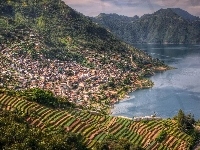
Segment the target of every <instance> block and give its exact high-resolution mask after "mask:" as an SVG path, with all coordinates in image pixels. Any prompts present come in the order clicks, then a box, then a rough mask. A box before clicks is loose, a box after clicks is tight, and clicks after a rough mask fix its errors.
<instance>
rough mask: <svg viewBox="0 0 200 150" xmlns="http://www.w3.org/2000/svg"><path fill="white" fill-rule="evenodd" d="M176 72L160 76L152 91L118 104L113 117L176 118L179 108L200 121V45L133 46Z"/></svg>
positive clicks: (167, 72)
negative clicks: (152, 116) (155, 116)
mask: <svg viewBox="0 0 200 150" xmlns="http://www.w3.org/2000/svg"><path fill="white" fill-rule="evenodd" d="M134 46H135V47H137V48H139V49H142V50H144V51H146V52H147V53H149V54H150V55H151V56H153V57H154V58H159V59H161V60H163V61H164V62H165V63H166V64H168V65H170V66H172V67H175V68H177V69H173V70H169V71H166V72H163V73H157V74H156V75H154V76H152V77H151V78H150V79H151V80H152V81H153V82H154V83H155V85H154V87H153V88H151V89H144V90H138V91H135V92H133V93H131V94H130V98H129V99H127V100H125V101H122V102H120V103H119V104H115V107H114V109H113V110H112V114H113V115H114V116H127V117H131V118H132V117H133V116H147V115H152V114H154V113H156V114H157V116H160V117H163V118H169V117H173V116H175V115H176V114H177V112H178V111H179V109H182V110H183V111H184V112H185V113H187V114H188V113H191V114H194V117H195V119H200V45H182V44H181V45H175V44H170V45H159V44H156V45H154V44H143V45H139V44H138V45H134Z"/></svg>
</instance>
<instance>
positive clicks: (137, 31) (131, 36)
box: [92, 8, 200, 44]
mask: <svg viewBox="0 0 200 150" xmlns="http://www.w3.org/2000/svg"><path fill="white" fill-rule="evenodd" d="M92 20H93V21H94V22H96V23H98V24H99V25H101V26H103V27H106V28H107V29H108V30H109V31H111V32H112V33H113V34H115V35H116V36H117V37H119V38H120V39H122V40H124V41H125V42H127V43H129V44H134V43H200V36H199V35H200V19H199V17H195V16H193V15H191V14H189V13H188V12H186V11H184V10H182V9H179V8H168V9H160V10H158V11H156V12H155V13H153V14H146V15H143V16H142V17H140V18H138V17H126V16H119V15H116V14H115V15H113V14H100V15H99V16H97V17H94V18H92Z"/></svg>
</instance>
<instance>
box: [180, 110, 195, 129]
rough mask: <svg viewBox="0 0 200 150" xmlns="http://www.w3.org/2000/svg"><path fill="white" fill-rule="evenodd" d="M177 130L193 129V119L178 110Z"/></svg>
mask: <svg viewBox="0 0 200 150" xmlns="http://www.w3.org/2000/svg"><path fill="white" fill-rule="evenodd" d="M177 122H178V128H179V129H181V130H182V131H186V130H189V129H193V128H194V127H193V124H194V123H195V120H194V117H193V116H192V115H191V114H189V115H187V116H186V115H185V114H184V112H183V111H182V110H181V109H180V110H179V112H178V116H177Z"/></svg>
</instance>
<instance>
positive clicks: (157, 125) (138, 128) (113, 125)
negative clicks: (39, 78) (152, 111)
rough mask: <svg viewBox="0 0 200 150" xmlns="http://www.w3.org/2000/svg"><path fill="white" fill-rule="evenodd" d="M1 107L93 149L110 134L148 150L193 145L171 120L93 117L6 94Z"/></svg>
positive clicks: (182, 148) (181, 149) (183, 149)
mask: <svg viewBox="0 0 200 150" xmlns="http://www.w3.org/2000/svg"><path fill="white" fill-rule="evenodd" d="M0 107H1V109H7V110H18V111H22V112H24V113H25V114H27V121H28V122H29V123H30V124H31V125H33V126H36V127H39V128H41V129H42V130H51V131H52V130H56V129H59V128H64V129H65V131H66V132H73V133H81V134H82V135H83V137H84V142H85V143H86V144H87V146H88V148H93V147H95V145H96V144H97V142H101V141H103V140H104V139H105V138H106V136H108V135H110V134H111V135H114V136H115V137H116V138H126V139H128V140H129V141H130V142H133V143H135V144H137V145H140V146H142V147H143V148H145V149H147V150H154V149H160V150H170V149H171V150H172V149H173V150H174V149H177V150H187V149H189V147H190V144H191V142H192V137H190V136H189V135H187V134H185V133H183V132H180V130H178V128H177V124H176V122H175V121H173V120H170V119H168V120H154V121H145V122H144V121H143V122H142V121H141V122H136V121H133V120H129V119H125V118H120V117H113V116H108V115H107V116H106V115H101V114H99V115H94V114H92V113H90V112H89V111H82V110H79V109H68V110H59V109H56V110H53V109H50V108H47V107H44V106H41V105H39V104H37V103H34V102H30V101H27V100H24V99H21V98H16V97H11V96H8V95H5V94H0ZM163 130H165V131H166V132H167V136H166V137H165V139H164V140H163V141H162V142H161V143H160V142H158V141H156V138H157V137H158V135H159V133H160V132H161V131H163Z"/></svg>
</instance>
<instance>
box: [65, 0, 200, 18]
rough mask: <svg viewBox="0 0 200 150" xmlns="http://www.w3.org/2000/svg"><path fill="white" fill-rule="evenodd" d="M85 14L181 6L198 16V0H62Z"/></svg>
mask: <svg viewBox="0 0 200 150" xmlns="http://www.w3.org/2000/svg"><path fill="white" fill-rule="evenodd" d="M63 1H64V2H65V3H66V4H67V5H69V6H70V7H72V8H73V9H75V10H76V11H78V12H80V13H82V14H84V15H86V16H98V14H100V13H117V14H119V15H125V16H130V17H132V16H135V15H138V16H142V15H144V14H151V13H153V12H155V11H157V10H159V9H161V8H181V9H184V10H186V11H188V12H189V13H191V14H192V15H195V16H200V0H63Z"/></svg>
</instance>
